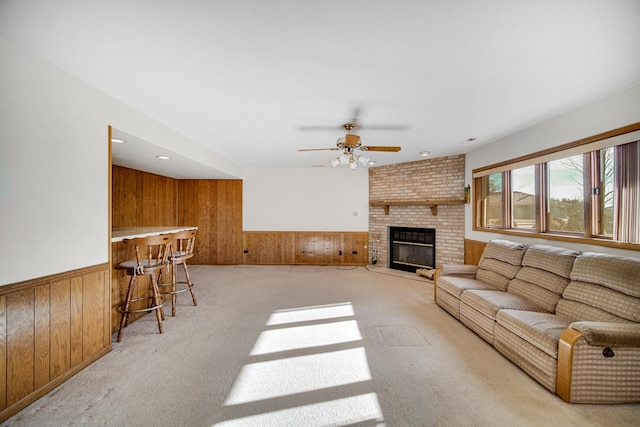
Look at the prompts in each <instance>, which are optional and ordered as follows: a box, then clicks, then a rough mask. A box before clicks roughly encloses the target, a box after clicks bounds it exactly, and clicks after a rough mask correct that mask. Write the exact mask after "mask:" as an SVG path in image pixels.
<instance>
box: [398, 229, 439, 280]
mask: <svg viewBox="0 0 640 427" xmlns="http://www.w3.org/2000/svg"><path fill="white" fill-rule="evenodd" d="M389 254H390V255H389V267H390V268H393V269H396V270H404V271H411V272H415V271H416V270H417V269H418V268H435V266H436V230H435V229H434V228H414V227H389Z"/></svg>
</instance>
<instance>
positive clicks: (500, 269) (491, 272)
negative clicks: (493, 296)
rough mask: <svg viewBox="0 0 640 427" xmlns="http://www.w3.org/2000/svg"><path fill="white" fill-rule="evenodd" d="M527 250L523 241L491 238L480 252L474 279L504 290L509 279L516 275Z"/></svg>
mask: <svg viewBox="0 0 640 427" xmlns="http://www.w3.org/2000/svg"><path fill="white" fill-rule="evenodd" d="M526 250H527V245H525V244H524V243H515V242H509V241H507V240H500V239H496V240H491V241H490V242H488V243H487V246H486V247H485V248H484V251H483V252H482V256H481V257H480V262H478V271H477V272H476V279H478V280H480V281H481V282H484V283H486V284H487V285H489V286H492V287H494V288H496V289H498V290H501V291H506V290H507V287H508V285H509V281H510V280H511V279H513V278H514V277H516V274H517V273H518V271H519V270H520V268H521V266H522V257H523V256H524V254H525V252H526Z"/></svg>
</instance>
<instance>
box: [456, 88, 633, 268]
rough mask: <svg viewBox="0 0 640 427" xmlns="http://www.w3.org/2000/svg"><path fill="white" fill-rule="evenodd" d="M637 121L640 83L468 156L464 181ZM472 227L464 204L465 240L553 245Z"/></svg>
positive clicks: (612, 250) (584, 248) (628, 253)
mask: <svg viewBox="0 0 640 427" xmlns="http://www.w3.org/2000/svg"><path fill="white" fill-rule="evenodd" d="M638 121H640V84H638V85H635V86H632V87H630V88H628V89H626V90H623V91H620V92H617V93H615V94H612V95H611V96H608V97H606V98H602V99H599V100H597V101H594V102H593V103H591V104H589V105H586V106H584V107H581V108H578V109H575V110H573V111H571V112H568V113H566V114H563V115H561V116H558V117H556V118H553V119H550V120H547V121H545V122H543V123H539V124H537V125H535V126H532V127H530V128H528V129H524V130H522V131H520V132H518V133H515V134H513V135H510V136H508V137H506V138H503V139H501V140H500V141H497V142H494V143H492V144H489V145H486V146H482V147H479V148H478V149H477V150H475V151H472V152H470V153H468V154H467V156H466V159H467V162H466V168H465V176H466V182H467V183H471V182H472V179H471V171H472V170H473V169H476V168H479V167H482V166H487V165H490V164H494V163H498V162H501V161H505V160H509V159H513V158H516V157H518V156H522V155H526V154H530V153H533V152H536V151H540V150H543V149H545V148H550V147H554V146H558V145H562V144H566V143H569V142H573V141H577V140H579V139H582V138H586V137H589V136H592V135H597V134H599V133H602V132H606V131H609V130H613V129H616V128H620V127H623V126H626V125H630V124H633V123H636V122H638ZM472 228H473V223H472V212H471V205H466V211H465V237H466V238H468V239H473V240H480V241H488V240H491V239H496V238H499V237H504V238H506V239H509V240H513V241H518V242H525V243H530V244H535V243H541V244H552V245H553V244H554V242H552V241H548V240H542V241H540V240H536V239H527V238H523V237H519V236H518V237H516V236H501V235H499V234H495V233H485V232H478V231H473V229H472ZM558 244H559V245H561V246H564V247H571V248H574V249H577V250H582V251H597V252H607V253H613V254H620V255H626V256H632V257H640V253H638V251H625V250H619V249H615V248H605V247H602V246H591V245H572V244H570V243H565V242H562V243H560V242H558Z"/></svg>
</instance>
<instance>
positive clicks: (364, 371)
mask: <svg viewBox="0 0 640 427" xmlns="http://www.w3.org/2000/svg"><path fill="white" fill-rule="evenodd" d="M369 380H371V372H370V371H369V364H368V363H367V356H366V355H365V351H364V348H362V347H358V348H353V349H349V350H340V351H332V352H329V353H320V354H312V355H307V356H299V357H289V358H286V359H278V360H270V361H267V362H258V363H251V364H248V365H245V366H244V367H243V368H242V370H241V371H240V374H239V375H238V378H237V379H236V382H235V384H234V386H233V389H232V390H231V393H230V394H229V397H228V398H227V401H226V402H225V404H226V405H239V404H243V403H248V402H256V401H259V400H265V399H272V398H274V397H281V396H287V395H291V394H296V393H304V392H307V391H314V390H321V389H325V388H329V387H337V386H342V385H347V384H353V383H358V382H362V381H369Z"/></svg>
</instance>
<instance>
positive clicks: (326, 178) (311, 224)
mask: <svg viewBox="0 0 640 427" xmlns="http://www.w3.org/2000/svg"><path fill="white" fill-rule="evenodd" d="M242 193H243V202H242V209H243V225H244V229H245V230H247V231H368V229H369V171H368V170H367V169H356V170H350V169H333V168H306V169H257V168H252V169H245V171H244V176H243V186H242ZM354 213H355V214H356V215H357V216H356V215H354Z"/></svg>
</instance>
